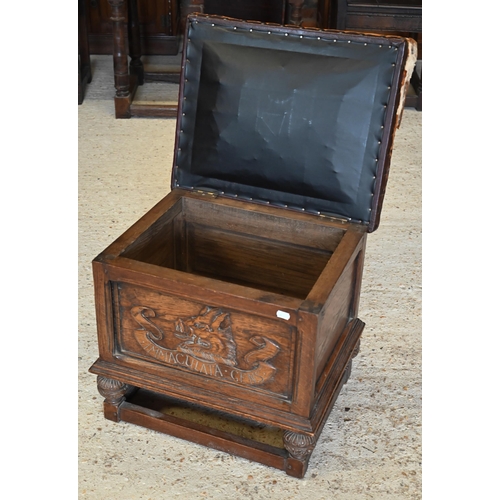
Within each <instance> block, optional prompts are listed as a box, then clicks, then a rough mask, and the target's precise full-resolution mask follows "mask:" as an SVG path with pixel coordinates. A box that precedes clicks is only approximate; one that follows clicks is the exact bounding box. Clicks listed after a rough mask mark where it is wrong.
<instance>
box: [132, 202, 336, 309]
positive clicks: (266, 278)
mask: <svg viewBox="0 0 500 500" xmlns="http://www.w3.org/2000/svg"><path fill="white" fill-rule="evenodd" d="M243 205H245V206H243ZM253 207H255V208H254V209H253V210H248V204H243V203H242V207H241V208H235V207H229V206H222V205H215V204H213V203H210V202H209V201H205V200H197V199H192V198H187V197H183V198H181V199H180V200H178V201H177V202H176V203H175V204H174V205H173V206H172V207H171V209H170V210H168V211H167V212H166V213H165V214H164V215H163V216H161V217H160V218H159V219H158V220H157V221H156V222H155V223H154V224H153V225H151V226H150V227H149V228H148V229H147V230H146V231H145V232H144V233H143V234H141V235H140V236H139V238H138V239H136V240H135V241H134V242H133V243H132V244H131V245H129V246H128V247H127V248H126V249H125V251H124V252H123V253H122V256H123V257H127V258H130V259H133V260H137V261H140V262H145V263H148V264H153V265H157V266H162V267H166V268H170V269H175V270H177V271H183V272H187V273H190V274H194V275H198V276H205V277H210V278H215V279H218V280H222V281H226V282H230V283H235V284H239V285H244V286H248V287H252V288H257V289H260V290H264V291H268V292H273V293H278V294H283V295H288V296H291V297H296V298H299V299H305V298H306V297H307V295H308V294H309V292H310V291H311V289H312V288H313V286H314V284H315V283H316V281H317V279H318V277H319V276H320V275H321V273H322V271H323V269H324V268H325V266H326V264H327V262H328V261H329V259H330V257H331V256H332V254H333V253H334V251H335V249H336V248H337V246H338V244H339V242H340V240H341V239H342V237H343V235H344V233H345V230H344V229H342V228H335V227H332V226H331V225H323V224H322V223H321V219H320V218H318V217H315V218H313V217H311V221H298V220H296V219H294V218H292V217H290V216H286V215H284V216H276V215H270V214H266V213H262V212H259V211H258V207H256V206H255V205H253ZM284 212H285V211H284ZM316 219H320V220H316Z"/></svg>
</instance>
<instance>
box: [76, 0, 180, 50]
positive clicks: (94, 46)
mask: <svg viewBox="0 0 500 500" xmlns="http://www.w3.org/2000/svg"><path fill="white" fill-rule="evenodd" d="M85 2H86V7H87V13H88V17H89V24H90V27H89V43H90V52H91V53H92V54H112V53H113V22H112V20H111V16H112V8H111V5H110V2H109V0H85ZM137 10H138V17H139V23H140V31H141V37H140V38H141V46H142V47H141V49H142V50H141V51H142V53H143V54H164V55H173V54H177V53H178V50H179V35H180V15H179V0H138V1H137Z"/></svg>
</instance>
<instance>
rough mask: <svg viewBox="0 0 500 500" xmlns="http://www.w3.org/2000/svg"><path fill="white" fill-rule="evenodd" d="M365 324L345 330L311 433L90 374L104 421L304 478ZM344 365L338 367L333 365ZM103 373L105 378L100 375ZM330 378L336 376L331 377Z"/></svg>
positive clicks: (100, 370)
mask: <svg viewBox="0 0 500 500" xmlns="http://www.w3.org/2000/svg"><path fill="white" fill-rule="evenodd" d="M363 327H364V323H363V322H362V321H359V320H355V321H353V322H352V324H351V325H350V327H348V328H346V330H345V332H344V334H343V336H342V337H343V338H342V340H341V342H340V344H342V345H340V346H338V349H336V353H337V354H338V353H340V352H341V351H342V350H344V349H346V348H347V349H348V352H349V356H347V357H343V356H335V357H334V361H332V363H331V364H330V367H331V369H330V370H328V372H329V374H328V376H327V378H328V382H327V383H326V387H327V390H326V391H324V392H323V394H322V395H321V396H320V398H319V400H318V402H317V404H316V405H315V408H314V410H313V412H312V416H311V418H310V419H309V422H310V428H311V429H312V432H304V430H303V429H300V428H297V429H293V428H292V427H291V426H289V425H287V426H286V427H284V426H283V427H279V426H278V425H276V426H274V425H270V424H269V423H268V424H262V423H258V422H255V421H253V420H250V419H246V418H245V417H241V416H239V415H233V414H230V413H228V412H230V409H228V410H226V411H227V412H222V411H219V410H213V409H208V408H205V407H202V406H199V405H197V404H194V403H190V402H187V401H182V400H180V399H178V398H174V397H171V396H167V395H164V394H159V393H157V392H154V391H152V390H150V389H140V388H138V387H136V386H133V385H131V384H130V381H128V383H125V382H121V381H118V380H116V379H115V378H113V379H112V378H108V376H109V375H108V373H105V371H106V370H103V367H104V366H105V363H102V362H101V361H99V360H98V361H97V362H96V363H95V364H94V365H93V367H92V368H91V371H92V372H93V373H98V374H99V376H98V379H97V384H98V389H99V392H100V393H101V395H102V396H104V397H105V398H106V399H105V401H104V416H105V418H107V419H108V420H112V421H114V422H119V421H123V422H129V423H132V424H136V425H140V426H142V427H146V428H148V429H151V430H154V431H157V432H163V433H165V434H169V435H171V436H175V437H178V438H181V439H185V440H187V441H191V442H193V443H197V444H201V445H204V446H207V447H210V448H213V449H216V450H219V451H223V452H226V453H230V454H233V455H237V456H239V457H243V458H246V459H248V460H252V461H254V462H258V463H261V464H264V465H267V466H269V467H274V468H276V469H280V470H283V471H285V472H286V473H287V474H288V475H290V476H293V477H297V478H303V477H304V475H305V473H306V470H307V466H308V463H309V458H310V456H311V453H312V452H313V450H314V448H315V446H316V442H317V440H318V437H319V435H320V433H321V431H322V429H323V426H324V425H325V423H326V420H327V419H328V416H329V414H330V412H331V410H332V407H333V405H334V403H335V401H336V399H337V397H338V395H339V393H340V390H341V389H342V387H343V385H344V384H345V383H346V382H347V380H348V379H349V376H350V374H351V367H352V358H354V357H355V356H356V355H357V354H358V352H359V343H360V336H361V332H362V330H363ZM341 358H343V359H346V361H345V362H344V361H343V362H342V366H338V363H337V362H336V361H335V360H340V359H341ZM104 373H105V374H104ZM334 373H338V374H339V375H337V376H334V375H333V374H334Z"/></svg>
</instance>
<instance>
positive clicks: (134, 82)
mask: <svg viewBox="0 0 500 500" xmlns="http://www.w3.org/2000/svg"><path fill="white" fill-rule="evenodd" d="M108 1H109V4H110V6H111V9H112V13H111V22H112V23H113V69H114V79H115V89H116V94H115V117H116V118H130V117H132V116H138V117H167V118H169V117H176V116H177V104H158V103H151V104H147V103H146V104H138V103H135V104H134V102H133V101H134V97H135V94H136V92H137V87H138V86H139V85H143V84H144V82H145V81H166V82H173V83H178V82H179V76H180V68H179V70H178V71H177V72H165V73H148V72H145V71H144V66H143V64H142V61H141V57H142V53H141V43H140V30H139V18H138V10H137V0H128V1H126V0H108ZM127 27H128V29H127ZM129 55H130V58H131V61H130V66H129V64H128V57H129Z"/></svg>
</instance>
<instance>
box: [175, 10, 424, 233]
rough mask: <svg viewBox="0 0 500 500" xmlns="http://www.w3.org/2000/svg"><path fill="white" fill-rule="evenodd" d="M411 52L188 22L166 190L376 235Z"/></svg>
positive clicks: (396, 44) (273, 29)
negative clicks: (210, 195)
mask: <svg viewBox="0 0 500 500" xmlns="http://www.w3.org/2000/svg"><path fill="white" fill-rule="evenodd" d="M414 53H415V44H414V42H413V41H412V40H409V39H405V38H400V37H394V36H388V37H386V36H377V35H373V36H372V35H370V36H368V35H361V34H353V33H342V32H339V31H332V30H328V31H323V30H311V29H301V28H292V27H289V26H279V25H270V24H262V23H247V22H242V21H237V20H234V19H228V18H219V17H215V16H203V15H194V16H190V17H188V21H187V27H186V35H185V43H184V52H183V62H182V73H181V88H180V94H179V115H178V119H177V135H176V146H175V153H174V168H173V170H172V188H175V187H181V188H187V189H195V190H208V191H215V192H217V193H219V194H220V195H222V196H229V197H238V198H242V199H245V200H251V201H253V202H255V203H268V204H271V205H276V206H282V207H287V208H289V209H295V210H300V211H305V212H312V213H315V214H324V215H331V216H334V217H339V218H343V219H349V220H352V221H355V222H360V223H362V224H367V225H368V231H373V230H375V229H376V227H377V226H378V222H379V218H380V210H381V208H382V200H383V196H384V191H385V185H386V183H387V175H388V171H389V163H390V152H391V149H392V144H393V138H394V132H395V129H396V126H397V125H398V123H397V120H398V116H399V115H400V113H401V110H402V107H403V103H404V94H405V90H406V86H407V81H408V80H409V76H410V73H411V70H412V68H413V65H414V62H415V55H414Z"/></svg>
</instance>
